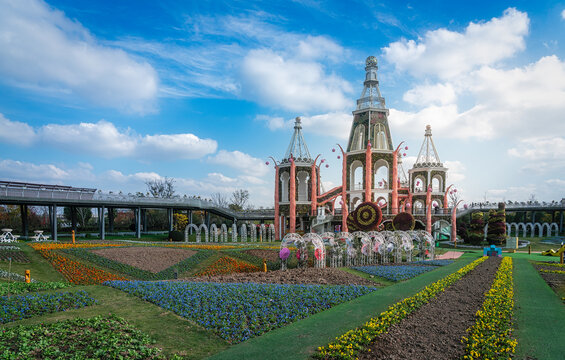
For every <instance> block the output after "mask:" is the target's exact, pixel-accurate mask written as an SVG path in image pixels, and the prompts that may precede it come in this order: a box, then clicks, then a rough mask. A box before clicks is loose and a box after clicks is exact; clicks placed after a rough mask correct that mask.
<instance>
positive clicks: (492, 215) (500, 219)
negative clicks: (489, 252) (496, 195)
mask: <svg viewBox="0 0 565 360" xmlns="http://www.w3.org/2000/svg"><path fill="white" fill-rule="evenodd" d="M488 215H489V217H488V231H487V241H488V243H489V244H494V245H503V244H504V242H505V241H506V210H505V209H504V207H502V208H501V207H500V206H499V209H498V210H490V211H489V214H488Z"/></svg>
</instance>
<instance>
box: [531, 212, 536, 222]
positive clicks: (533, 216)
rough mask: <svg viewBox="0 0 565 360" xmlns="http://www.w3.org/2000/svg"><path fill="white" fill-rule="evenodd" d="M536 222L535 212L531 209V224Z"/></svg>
mask: <svg viewBox="0 0 565 360" xmlns="http://www.w3.org/2000/svg"><path fill="white" fill-rule="evenodd" d="M535 223H536V212H535V211H532V224H535Z"/></svg>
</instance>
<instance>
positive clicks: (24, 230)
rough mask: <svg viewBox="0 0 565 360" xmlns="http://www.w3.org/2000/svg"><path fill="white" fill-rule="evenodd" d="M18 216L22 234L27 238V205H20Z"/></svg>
mask: <svg viewBox="0 0 565 360" xmlns="http://www.w3.org/2000/svg"><path fill="white" fill-rule="evenodd" d="M20 214H21V218H22V234H23V235H24V236H25V237H27V234H28V222H27V205H20Z"/></svg>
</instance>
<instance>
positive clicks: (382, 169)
mask: <svg viewBox="0 0 565 360" xmlns="http://www.w3.org/2000/svg"><path fill="white" fill-rule="evenodd" d="M374 169H375V179H374V180H375V189H388V188H389V184H388V175H389V174H388V162H386V160H384V159H379V160H377V161H375V165H374Z"/></svg>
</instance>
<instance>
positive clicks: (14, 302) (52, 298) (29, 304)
mask: <svg viewBox="0 0 565 360" xmlns="http://www.w3.org/2000/svg"><path fill="white" fill-rule="evenodd" d="M95 303H96V300H94V299H93V298H91V297H90V296H88V293H86V291H82V290H81V291H77V292H72V293H71V292H60V293H54V294H28V295H17V296H10V297H8V296H2V297H0V305H1V306H0V323H2V324H5V323H8V322H11V321H16V320H20V319H27V318H30V317H33V316H37V315H42V314H48V313H54V312H58V311H65V310H68V309H79V308H82V307H85V306H88V305H92V304H95Z"/></svg>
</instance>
